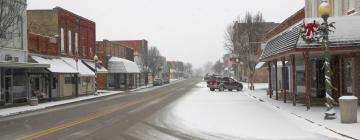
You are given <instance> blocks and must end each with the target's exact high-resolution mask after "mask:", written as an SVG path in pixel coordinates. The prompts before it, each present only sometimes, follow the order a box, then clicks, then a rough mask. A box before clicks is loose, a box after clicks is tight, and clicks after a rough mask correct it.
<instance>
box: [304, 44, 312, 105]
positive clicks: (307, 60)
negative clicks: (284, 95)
mask: <svg viewBox="0 0 360 140" xmlns="http://www.w3.org/2000/svg"><path fill="white" fill-rule="evenodd" d="M303 55H304V61H305V89H306V91H305V103H306V109H307V110H309V109H310V96H311V79H312V78H311V63H310V58H309V52H308V51H307V52H305V53H303Z"/></svg>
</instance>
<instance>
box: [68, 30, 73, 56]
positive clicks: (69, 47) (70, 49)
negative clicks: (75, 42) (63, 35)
mask: <svg viewBox="0 0 360 140" xmlns="http://www.w3.org/2000/svg"><path fill="white" fill-rule="evenodd" d="M68 38H69V39H68V42H69V46H68V49H69V50H68V51H69V54H72V46H71V44H72V43H71V31H70V30H69V31H68Z"/></svg>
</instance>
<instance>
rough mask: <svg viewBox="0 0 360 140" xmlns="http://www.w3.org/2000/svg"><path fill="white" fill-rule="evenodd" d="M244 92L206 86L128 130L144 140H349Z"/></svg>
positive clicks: (199, 85) (199, 87)
mask: <svg viewBox="0 0 360 140" xmlns="http://www.w3.org/2000/svg"><path fill="white" fill-rule="evenodd" d="M247 92H248V91H247V89H244V91H241V92H235V91H233V92H228V91H225V92H218V91H215V92H211V91H210V90H209V89H208V88H206V85H205V83H204V82H201V83H199V84H197V86H196V88H194V89H193V90H192V92H190V93H188V94H186V95H185V96H184V97H182V98H180V99H179V100H178V101H177V102H174V103H173V104H171V105H169V106H166V107H165V108H164V109H162V110H160V111H159V112H156V113H155V114H154V115H152V116H151V117H150V118H148V119H147V120H145V121H143V122H142V123H139V124H137V125H135V126H134V127H132V128H131V129H129V130H128V134H129V135H132V136H133V137H137V138H140V139H166V140H169V139H246V140H248V139H273V140H279V139H304V140H309V139H313V140H322V139H324V140H327V139H345V138H344V137H341V136H340V135H338V134H335V133H333V132H331V131H329V130H327V129H325V128H324V127H322V126H318V125H314V124H311V123H309V122H307V121H305V120H303V119H299V118H297V117H295V116H294V115H291V114H289V113H287V112H283V111H282V110H279V109H277V108H275V107H273V106H269V105H268V104H265V103H263V102H261V101H259V100H256V99H254V98H252V97H250V96H249V95H248V94H247Z"/></svg>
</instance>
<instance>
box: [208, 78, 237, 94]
mask: <svg viewBox="0 0 360 140" xmlns="http://www.w3.org/2000/svg"><path fill="white" fill-rule="evenodd" d="M207 87H208V88H210V91H215V89H218V90H219V91H224V90H225V89H227V90H229V91H232V90H237V91H241V90H242V89H243V85H242V83H240V82H239V81H236V80H235V79H233V78H230V77H222V76H215V77H211V78H210V79H209V80H208V81H207Z"/></svg>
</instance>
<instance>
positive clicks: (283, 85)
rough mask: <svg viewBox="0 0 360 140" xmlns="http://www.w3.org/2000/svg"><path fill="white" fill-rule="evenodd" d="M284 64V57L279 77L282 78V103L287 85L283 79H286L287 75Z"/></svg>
mask: <svg viewBox="0 0 360 140" xmlns="http://www.w3.org/2000/svg"><path fill="white" fill-rule="evenodd" d="M286 74H287V73H286V66H285V58H283V59H282V71H281V75H282V76H281V78H282V88H283V89H282V90H283V93H284V103H286V87H288V85H286V84H287V83H286V81H285V80H288V79H286V78H287V77H288V76H287V75H286Z"/></svg>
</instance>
